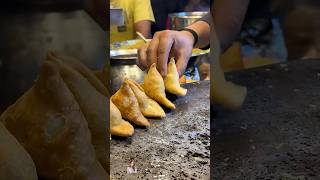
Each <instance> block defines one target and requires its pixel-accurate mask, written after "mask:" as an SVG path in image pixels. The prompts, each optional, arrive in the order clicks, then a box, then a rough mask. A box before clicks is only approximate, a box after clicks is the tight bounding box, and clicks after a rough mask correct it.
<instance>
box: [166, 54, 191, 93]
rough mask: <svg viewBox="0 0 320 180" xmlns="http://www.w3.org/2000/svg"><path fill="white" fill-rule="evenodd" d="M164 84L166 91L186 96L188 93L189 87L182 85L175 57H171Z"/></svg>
mask: <svg viewBox="0 0 320 180" xmlns="http://www.w3.org/2000/svg"><path fill="white" fill-rule="evenodd" d="M164 85H165V88H166V91H168V92H169V93H171V94H175V95H178V96H185V95H186V94H187V89H185V88H182V87H180V83H179V74H178V71H177V67H176V63H175V61H174V59H173V58H171V59H170V62H169V64H168V73H167V76H166V77H165V79H164Z"/></svg>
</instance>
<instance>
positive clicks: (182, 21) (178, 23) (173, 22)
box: [169, 11, 208, 30]
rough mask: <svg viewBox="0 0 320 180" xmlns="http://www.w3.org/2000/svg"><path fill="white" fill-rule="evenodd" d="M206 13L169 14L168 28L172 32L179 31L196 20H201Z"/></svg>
mask: <svg viewBox="0 0 320 180" xmlns="http://www.w3.org/2000/svg"><path fill="white" fill-rule="evenodd" d="M207 13H208V12H205V11H198V12H179V13H172V14H169V20H170V28H171V29H173V30H180V29H182V28H184V27H186V26H188V25H190V24H192V23H193V22H195V21H196V20H198V19H200V18H202V17H203V16H204V15H206V14H207Z"/></svg>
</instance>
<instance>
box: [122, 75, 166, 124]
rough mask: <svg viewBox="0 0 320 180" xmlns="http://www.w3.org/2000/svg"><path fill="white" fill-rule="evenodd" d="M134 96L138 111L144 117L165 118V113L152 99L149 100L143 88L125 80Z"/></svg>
mask: <svg viewBox="0 0 320 180" xmlns="http://www.w3.org/2000/svg"><path fill="white" fill-rule="evenodd" d="M125 81H127V82H128V83H129V85H130V88H131V89H132V91H133V93H134V95H135V96H136V98H137V100H138V103H139V107H140V110H141V112H142V114H143V115H144V116H145V117H153V118H162V117H166V113H165V112H164V111H163V109H162V108H161V106H160V105H159V104H158V103H157V102H156V101H155V100H153V99H151V98H149V97H148V96H147V95H146V93H145V92H144V90H143V88H142V87H141V86H140V85H139V84H138V83H137V82H135V81H133V80H130V79H126V80H125Z"/></svg>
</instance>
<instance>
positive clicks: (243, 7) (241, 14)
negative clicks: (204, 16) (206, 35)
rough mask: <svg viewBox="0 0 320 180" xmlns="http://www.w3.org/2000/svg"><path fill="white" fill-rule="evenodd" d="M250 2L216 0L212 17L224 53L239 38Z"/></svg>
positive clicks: (242, 0)
mask: <svg viewBox="0 0 320 180" xmlns="http://www.w3.org/2000/svg"><path fill="white" fill-rule="evenodd" d="M249 2H250V0H214V3H213V5H212V9H211V12H212V17H213V22H214V26H215V30H216V33H217V35H218V38H219V40H220V45H221V49H222V51H224V50H226V49H227V48H228V47H230V46H231V44H232V42H233V41H234V40H235V38H236V37H237V36H238V34H239V33H240V30H241V26H242V23H243V21H244V18H245V15H246V11H247V9H248V5H249Z"/></svg>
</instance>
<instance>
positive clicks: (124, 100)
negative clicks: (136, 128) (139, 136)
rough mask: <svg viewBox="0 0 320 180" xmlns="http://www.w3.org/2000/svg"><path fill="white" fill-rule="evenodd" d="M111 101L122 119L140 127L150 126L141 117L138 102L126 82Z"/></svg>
mask: <svg viewBox="0 0 320 180" xmlns="http://www.w3.org/2000/svg"><path fill="white" fill-rule="evenodd" d="M111 100H112V102H113V103H114V104H115V105H116V106H117V107H118V109H119V110H120V112H121V115H122V117H123V118H124V119H126V120H128V121H130V122H132V123H135V124H137V125H140V126H150V123H149V121H148V120H147V119H146V118H145V117H144V116H143V115H142V113H141V111H140V108H139V103H138V100H137V98H136V96H135V95H134V93H133V91H132V90H131V88H130V85H129V83H128V82H126V81H124V82H123V84H122V85H121V87H120V89H119V90H118V91H117V92H116V93H115V94H114V95H113V96H112V97H111Z"/></svg>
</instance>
